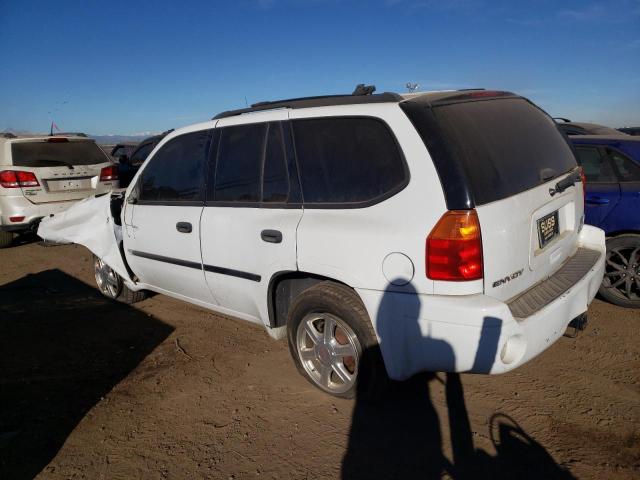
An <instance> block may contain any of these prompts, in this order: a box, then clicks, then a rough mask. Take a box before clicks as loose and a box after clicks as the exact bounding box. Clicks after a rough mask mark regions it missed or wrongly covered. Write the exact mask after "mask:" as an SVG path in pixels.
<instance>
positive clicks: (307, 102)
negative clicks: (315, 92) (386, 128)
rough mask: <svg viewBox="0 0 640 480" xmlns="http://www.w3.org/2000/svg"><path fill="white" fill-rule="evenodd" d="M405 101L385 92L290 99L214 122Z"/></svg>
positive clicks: (228, 113) (232, 113)
mask: <svg viewBox="0 0 640 480" xmlns="http://www.w3.org/2000/svg"><path fill="white" fill-rule="evenodd" d="M402 100H404V99H403V98H402V96H400V95H398V94H397V93H391V92H384V93H376V94H373V95H323V96H317V97H302V98H290V99H288V100H276V101H273V102H260V103H254V104H253V105H252V106H251V107H250V108H241V109H238V110H228V111H226V112H222V113H219V114H218V115H216V116H215V117H213V118H212V120H218V119H221V118H227V117H234V116H236V115H242V114H243V113H250V112H259V111H262V110H273V109H276V108H292V109H296V108H311V107H329V106H337V105H359V104H365V103H392V102H395V103H397V102H401V101H402Z"/></svg>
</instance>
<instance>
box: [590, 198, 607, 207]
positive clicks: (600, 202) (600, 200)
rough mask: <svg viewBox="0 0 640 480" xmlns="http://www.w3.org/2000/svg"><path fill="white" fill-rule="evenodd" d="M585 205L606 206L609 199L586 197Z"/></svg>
mask: <svg viewBox="0 0 640 480" xmlns="http://www.w3.org/2000/svg"><path fill="white" fill-rule="evenodd" d="M587 203H590V204H591V205H606V204H607V203H609V199H608V198H603V197H587Z"/></svg>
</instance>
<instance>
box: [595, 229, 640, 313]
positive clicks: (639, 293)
mask: <svg viewBox="0 0 640 480" xmlns="http://www.w3.org/2000/svg"><path fill="white" fill-rule="evenodd" d="M599 293H600V295H602V297H603V298H604V299H606V300H608V301H610V302H611V303H614V304H615V305H618V306H620V307H626V308H640V235H634V234H627V235H619V236H617V237H612V238H609V239H607V261H606V264H605V273H604V278H603V280H602V285H601V286H600V290H599Z"/></svg>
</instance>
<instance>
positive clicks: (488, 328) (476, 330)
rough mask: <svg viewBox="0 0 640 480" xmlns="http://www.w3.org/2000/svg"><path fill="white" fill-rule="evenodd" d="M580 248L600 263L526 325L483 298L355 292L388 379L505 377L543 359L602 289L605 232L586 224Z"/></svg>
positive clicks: (506, 309)
mask: <svg viewBox="0 0 640 480" xmlns="http://www.w3.org/2000/svg"><path fill="white" fill-rule="evenodd" d="M578 246H579V248H581V249H587V250H591V251H595V252H597V255H593V257H592V258H595V263H593V265H592V266H591V267H590V268H588V270H587V271H586V273H585V274H584V275H583V276H582V277H581V278H579V279H576V280H575V282H572V284H571V285H570V286H569V287H568V288H567V289H566V290H565V291H564V292H561V293H559V294H558V296H557V298H555V299H553V300H552V301H550V302H548V303H546V304H544V305H543V306H541V308H538V309H536V311H535V313H532V314H531V315H529V316H527V317H526V318H516V317H515V316H514V314H513V313H512V308H510V305H509V304H507V303H505V302H503V301H500V300H497V299H495V298H492V297H489V296H486V295H483V294H477V295H460V296H444V295H424V294H417V293H416V294H412V293H397V292H391V291H376V290H366V289H356V290H357V292H358V294H359V295H360V297H361V298H362V300H363V302H364V304H365V306H366V308H367V311H368V313H369V316H370V318H371V319H372V323H373V326H374V329H375V331H376V334H377V336H378V341H379V342H380V349H381V351H382V355H383V358H384V362H385V365H386V368H387V372H388V374H389V376H390V377H391V378H393V379H396V380H403V379H406V378H408V377H410V376H412V375H414V374H416V373H418V372H420V371H447V372H472V373H491V374H497V373H504V372H508V371H510V370H513V369H514V368H516V367H518V366H520V365H522V364H524V363H526V362H527V361H529V360H531V359H532V358H534V357H535V356H537V355H539V354H540V353H542V352H543V351H544V350H546V349H547V348H549V347H550V346H551V345H552V344H553V343H554V342H555V341H556V340H557V339H558V338H560V337H561V336H562V335H563V333H564V332H565V331H566V328H567V325H568V324H569V322H570V321H571V320H572V319H573V318H575V317H577V316H578V315H580V314H582V313H584V312H586V310H587V307H588V306H589V304H590V303H591V301H592V300H593V298H594V297H595V295H596V293H597V291H598V288H599V287H600V283H601V282H602V276H603V275H604V263H605V257H606V255H605V250H606V249H605V237H604V232H603V231H602V230H600V229H599V228H595V227H592V226H588V225H585V226H584V227H583V229H582V231H581V233H580V237H579V245H578ZM551 279H553V277H551ZM516 312H517V311H516Z"/></svg>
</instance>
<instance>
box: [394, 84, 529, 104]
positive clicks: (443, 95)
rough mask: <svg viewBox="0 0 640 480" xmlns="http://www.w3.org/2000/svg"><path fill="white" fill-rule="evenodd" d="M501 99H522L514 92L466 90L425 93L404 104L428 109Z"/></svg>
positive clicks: (480, 89)
mask: <svg viewBox="0 0 640 480" xmlns="http://www.w3.org/2000/svg"><path fill="white" fill-rule="evenodd" d="M499 98H521V97H520V96H519V95H516V94H515V93H512V92H505V91H502V90H485V89H483V88H479V89H465V90H454V91H448V92H433V93H425V94H424V95H419V96H416V97H412V98H409V99H407V100H405V101H404V102H402V103H403V104H404V103H414V104H422V105H425V106H428V107H437V106H441V105H449V104H451V103H462V102H477V101H481V100H496V99H499Z"/></svg>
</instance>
